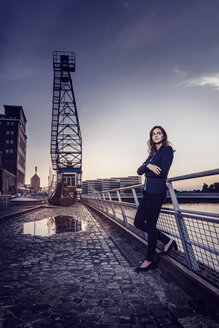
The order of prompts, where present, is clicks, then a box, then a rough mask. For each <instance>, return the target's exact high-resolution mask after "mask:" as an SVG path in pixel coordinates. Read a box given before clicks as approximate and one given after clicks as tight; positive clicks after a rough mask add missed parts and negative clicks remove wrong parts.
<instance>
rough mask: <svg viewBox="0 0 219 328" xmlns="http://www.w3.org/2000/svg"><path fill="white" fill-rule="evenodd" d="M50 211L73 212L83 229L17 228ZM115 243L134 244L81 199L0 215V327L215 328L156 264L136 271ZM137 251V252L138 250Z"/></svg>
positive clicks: (210, 319) (51, 214) (212, 320)
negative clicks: (43, 231) (33, 232)
mask: <svg viewBox="0 0 219 328" xmlns="http://www.w3.org/2000/svg"><path fill="white" fill-rule="evenodd" d="M55 215H71V216H73V217H74V218H75V219H79V218H80V220H82V221H83V222H86V223H87V226H86V230H85V231H80V232H75V233H72V232H68V233H63V234H56V235H51V236H49V237H39V236H35V237H33V236H30V235H24V234H18V233H17V232H16V229H17V227H18V226H19V225H20V224H21V223H23V222H27V221H33V220H40V219H43V218H47V217H53V216H55ZM122 238H126V239H124V240H122ZM122 242H124V245H126V249H127V251H128V247H129V249H130V254H131V252H132V254H133V250H135V247H136V246H135V245H133V244H131V243H130V242H129V240H128V239H127V237H124V236H123V234H122V233H121V232H120V231H118V228H115V227H112V225H110V224H109V223H108V222H104V221H103V220H102V219H101V218H99V217H97V216H96V215H95V216H93V215H91V214H90V212H89V211H88V210H87V209H86V208H85V207H84V206H83V205H82V204H80V203H77V204H75V205H74V206H73V207H70V208H60V207H59V208H58V207H56V208H55V207H53V208H43V209H38V210H36V211H34V212H31V213H26V214H23V215H22V216H19V217H15V218H11V219H7V220H3V221H1V222H0V250H1V256H0V276H1V279H0V306H1V309H0V328H1V327H3V328H7V327H8V328H9V327H10V328H12V327H13V328H16V327H31V328H32V327H33V328H41V327H52V328H62V327H66V328H69V327H86V328H87V327H147V328H157V327H169V328H177V327H184V328H189V327H191V328H193V327H194V328H196V327H197V328H205V327H206V328H216V327H219V326H218V325H217V324H216V321H215V319H213V318H211V317H210V316H209V315H208V314H204V313H203V309H201V308H198V307H197V304H196V302H195V300H193V299H192V298H191V297H189V296H188V295H187V294H185V293H184V292H183V291H182V290H181V289H180V288H179V287H177V286H176V285H175V284H174V283H172V282H167V281H165V280H164V279H163V278H162V275H161V272H160V270H159V269H156V270H154V271H149V272H146V273H143V274H137V273H135V272H134V270H133V267H132V266H131V265H130V262H128V261H127V259H126V256H123V255H122V253H121V252H120V250H119V249H120V248H118V247H117V244H119V243H122ZM136 256H137V257H139V258H137V257H136V259H137V260H139V261H140V260H141V259H142V254H140V253H139V252H138V251H137V250H136ZM200 311H201V312H200Z"/></svg>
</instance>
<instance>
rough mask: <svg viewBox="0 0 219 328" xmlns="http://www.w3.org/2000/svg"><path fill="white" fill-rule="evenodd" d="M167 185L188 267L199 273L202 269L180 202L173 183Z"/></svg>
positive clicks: (168, 182)
mask: <svg viewBox="0 0 219 328" xmlns="http://www.w3.org/2000/svg"><path fill="white" fill-rule="evenodd" d="M167 184H168V188H169V192H170V197H171V200H172V203H173V207H174V214H175V218H176V224H177V227H178V230H179V234H180V238H181V241H182V245H183V249H184V252H185V255H186V259H187V262H188V266H189V268H190V269H191V270H194V271H199V270H200V268H199V265H198V262H197V260H196V257H195V254H194V251H193V248H192V245H191V242H190V240H189V234H188V231H187V228H186V225H185V222H184V218H183V216H182V214H181V213H180V207H179V203H178V200H177V198H176V194H175V191H174V189H173V186H172V183H171V182H170V181H167Z"/></svg>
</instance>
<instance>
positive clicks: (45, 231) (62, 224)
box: [17, 215, 87, 236]
mask: <svg viewBox="0 0 219 328" xmlns="http://www.w3.org/2000/svg"><path fill="white" fill-rule="evenodd" d="M86 225H87V224H86V223H85V222H82V221H80V220H76V219H74V218H73V217H72V216H66V215H58V216H55V217H53V218H47V219H44V220H39V221H33V222H27V223H23V224H21V225H20V226H19V227H18V229H17V231H18V232H20V233H23V234H30V235H38V236H50V235H53V234H56V233H62V232H78V231H82V230H85V228H86Z"/></svg>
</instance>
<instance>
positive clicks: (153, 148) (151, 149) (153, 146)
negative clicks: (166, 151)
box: [147, 125, 171, 156]
mask: <svg viewBox="0 0 219 328" xmlns="http://www.w3.org/2000/svg"><path fill="white" fill-rule="evenodd" d="M155 129H160V130H161V131H162V133H163V141H162V146H163V145H164V146H170V145H171V143H170V142H169V141H168V138H167V133H166V131H165V130H164V128H162V126H160V125H155V126H154V127H153V128H152V129H151V131H150V134H149V136H150V139H149V140H148V142H147V145H148V151H149V155H150V156H153V155H154V154H155V153H156V151H157V148H156V144H155V143H154V142H153V140H152V135H153V131H154V130H155Z"/></svg>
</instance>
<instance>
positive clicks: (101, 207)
mask: <svg viewBox="0 0 219 328" xmlns="http://www.w3.org/2000/svg"><path fill="white" fill-rule="evenodd" d="M101 194H103V193H100V194H99V200H100V209H101V211H102V212H104V207H103V200H102V198H101Z"/></svg>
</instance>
